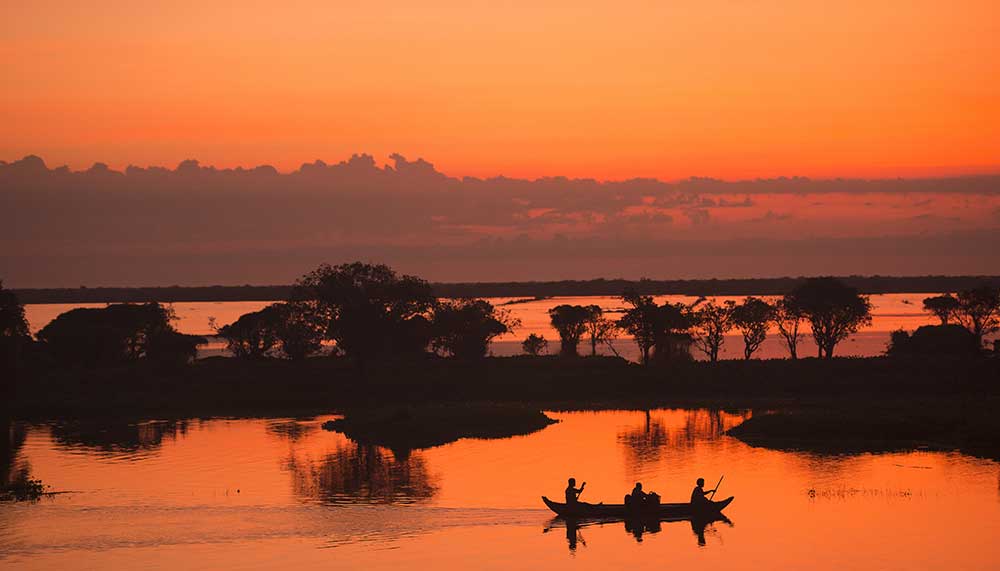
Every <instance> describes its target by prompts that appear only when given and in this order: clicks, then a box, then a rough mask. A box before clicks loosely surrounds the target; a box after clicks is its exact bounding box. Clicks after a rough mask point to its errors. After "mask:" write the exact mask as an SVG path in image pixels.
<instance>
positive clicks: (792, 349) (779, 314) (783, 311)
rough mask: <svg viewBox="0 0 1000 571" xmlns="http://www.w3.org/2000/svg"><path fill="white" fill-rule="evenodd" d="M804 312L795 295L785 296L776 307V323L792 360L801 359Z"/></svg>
mask: <svg viewBox="0 0 1000 571" xmlns="http://www.w3.org/2000/svg"><path fill="white" fill-rule="evenodd" d="M802 319H803V311H802V308H801V307H799V304H798V301H797V300H796V299H795V296H794V295H791V294H785V295H784V297H782V298H781V299H779V300H778V301H777V302H776V303H775V305H774V323H775V325H777V326H778V333H779V334H780V335H781V340H782V342H783V343H784V345H785V347H786V348H787V349H788V356H789V358H791V359H798V358H799V339H801V338H802V335H801V334H800V333H799V325H800V324H801V323H802Z"/></svg>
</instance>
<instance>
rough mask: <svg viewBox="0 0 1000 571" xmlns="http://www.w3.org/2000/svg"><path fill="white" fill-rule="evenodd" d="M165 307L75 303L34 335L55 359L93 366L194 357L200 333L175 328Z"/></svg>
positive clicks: (182, 360)
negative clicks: (84, 306)
mask: <svg viewBox="0 0 1000 571" xmlns="http://www.w3.org/2000/svg"><path fill="white" fill-rule="evenodd" d="M173 319H175V317H174V315H173V313H172V312H171V310H170V309H169V308H167V307H164V306H162V305H160V304H158V303H146V304H142V305H134V304H116V305H109V306H108V307H104V308H99V309H98V308H77V309H73V310H70V311H67V312H66V313H63V314H61V315H59V316H58V317H56V318H55V319H54V320H53V321H52V322H51V323H49V324H48V325H46V326H45V327H44V328H42V330H41V331H39V332H38V335H37V337H38V340H39V341H41V342H42V343H43V344H44V347H45V349H46V350H47V351H48V352H49V353H50V354H51V355H52V357H53V358H55V359H56V360H57V361H58V362H59V363H63V364H67V365H74V366H84V367H96V366H101V365H104V366H106V365H115V364H121V363H125V362H128V361H138V360H144V361H149V362H152V363H155V364H161V365H175V364H182V363H186V362H189V361H191V360H193V359H194V357H195V355H196V353H197V349H198V345H203V344H205V343H207V340H206V339H205V338H204V337H199V336H197V335H185V334H183V333H178V332H177V331H176V330H174V328H173V326H172V325H171V323H170V322H171V321H172V320H173Z"/></svg>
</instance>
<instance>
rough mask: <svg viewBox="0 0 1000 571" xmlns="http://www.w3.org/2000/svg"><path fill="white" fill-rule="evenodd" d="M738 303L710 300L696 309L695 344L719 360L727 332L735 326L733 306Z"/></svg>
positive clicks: (709, 355)
mask: <svg viewBox="0 0 1000 571" xmlns="http://www.w3.org/2000/svg"><path fill="white" fill-rule="evenodd" d="M735 306H736V304H735V303H734V302H732V301H726V302H724V303H723V304H722V305H719V304H717V303H715V302H714V301H709V302H706V303H704V304H703V305H702V306H701V307H700V308H698V309H697V310H695V311H694V314H693V316H694V331H695V333H694V344H695V346H696V347H698V349H699V350H701V352H702V353H704V354H705V355H706V356H708V360H709V361H711V362H713V363H714V362H716V361H718V360H719V350H720V349H721V348H722V345H723V344H724V343H725V340H726V337H725V336H726V332H728V331H729V330H730V329H732V328H733V325H734V324H733V319H732V315H733V308H734V307H735Z"/></svg>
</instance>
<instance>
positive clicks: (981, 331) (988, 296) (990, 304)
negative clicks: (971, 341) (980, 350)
mask: <svg viewBox="0 0 1000 571" xmlns="http://www.w3.org/2000/svg"><path fill="white" fill-rule="evenodd" d="M955 317H956V319H958V322H959V323H961V324H962V325H963V326H964V327H965V328H966V329H968V330H969V332H970V333H972V334H973V335H975V336H976V343H977V344H978V345H980V346H982V344H983V337H984V336H986V335H988V334H990V333H996V332H997V331H998V330H1000V287H997V286H991V285H988V284H981V285H979V286H978V287H975V288H972V289H968V290H965V291H962V292H959V294H958V309H957V310H956V311H955Z"/></svg>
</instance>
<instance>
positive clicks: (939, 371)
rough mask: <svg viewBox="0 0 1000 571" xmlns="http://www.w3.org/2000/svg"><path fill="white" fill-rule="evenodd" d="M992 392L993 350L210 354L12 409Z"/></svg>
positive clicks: (290, 409) (65, 379)
mask: <svg viewBox="0 0 1000 571" xmlns="http://www.w3.org/2000/svg"><path fill="white" fill-rule="evenodd" d="M996 394H1000V360H998V359H982V360H967V361H946V360H927V361H924V360H892V359H887V358H869V359H833V360H828V361H820V360H817V359H801V360H798V361H790V360H769V361H723V362H719V363H705V362H691V363H683V364H679V365H676V366H673V367H662V368H661V367H641V366H638V365H635V364H631V363H628V362H626V361H624V360H621V359H616V358H609V357H596V358H591V357H587V358H578V359H562V358H558V357H506V358H489V359H483V360H479V361H471V362H461V361H455V360H448V359H437V358H430V357H429V358H426V359H421V360H416V361H406V362H396V363H390V364H383V365H381V366H378V367H370V368H368V369H367V370H366V372H365V374H364V375H362V374H361V373H360V372H359V370H358V369H357V368H356V367H355V366H354V365H353V364H352V363H351V362H349V361H347V360H344V359H334V358H313V359H307V360H305V361H302V362H290V361H280V360H259V361H250V360H237V359H226V358H212V359H205V360H203V361H199V362H197V363H195V364H194V365H191V366H188V367H182V368H178V369H174V370H172V371H166V372H164V371H155V370H151V369H148V368H145V367H143V366H141V365H132V366H124V367H118V368H108V369H101V370H96V371H95V370H61V369H51V370H44V371H35V372H33V373H25V374H21V375H19V376H18V377H17V385H16V386H15V387H14V394H13V396H12V398H11V399H10V409H11V412H12V413H13V414H14V415H15V416H18V417H36V418H39V417H40V418H66V417H86V416H92V415H100V416H108V415H125V414H128V415H135V416H151V415H161V416H195V415H210V416H217V415H247V414H288V413H293V414H305V413H309V412H314V411H317V412H318V411H330V410H344V409H347V408H351V407H372V406H383V405H386V404H412V403H449V402H450V403H456V402H497V403H530V404H536V405H543V406H546V407H550V408H581V407H592V406H619V407H627V408H645V407H649V406H664V405H670V404H678V405H679V404H687V405H694V404H706V405H713V406H743V407H768V406H785V405H789V404H803V403H828V402H842V403H845V405H846V406H848V407H853V406H859V405H860V404H863V403H865V402H871V401H876V400H877V401H906V400H912V399H919V398H925V399H946V400H958V401H961V400H976V399H979V398H982V397H985V396H989V395H996Z"/></svg>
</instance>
